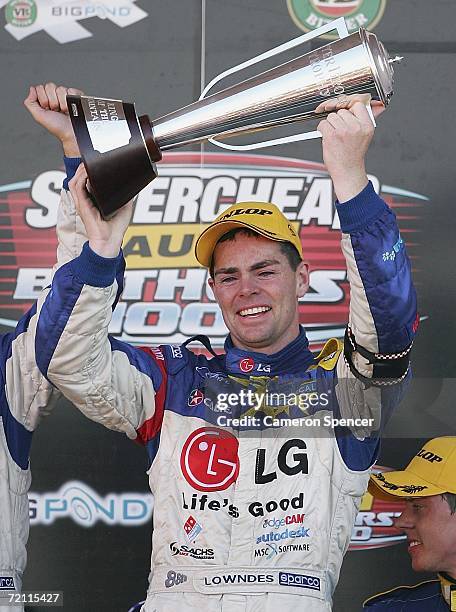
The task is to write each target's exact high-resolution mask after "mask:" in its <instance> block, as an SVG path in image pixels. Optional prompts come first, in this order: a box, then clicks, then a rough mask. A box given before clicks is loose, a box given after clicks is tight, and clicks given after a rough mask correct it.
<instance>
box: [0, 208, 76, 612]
mask: <svg viewBox="0 0 456 612" xmlns="http://www.w3.org/2000/svg"><path fill="white" fill-rule="evenodd" d="M57 232H58V235H59V249H58V263H57V265H56V267H55V269H56V268H57V267H58V266H59V265H62V264H64V263H65V262H68V261H70V260H72V259H73V258H74V257H76V256H77V255H78V254H79V253H80V252H81V247H82V244H83V242H84V241H85V234H84V231H83V225H82V223H81V221H80V219H79V218H76V215H75V212H74V205H73V203H72V202H71V201H70V199H69V198H68V197H67V198H65V197H64V198H63V202H62V204H61V206H60V209H59V213H58V222H57ZM40 302H42V298H41V299H40V300H39V301H38V310H39V307H40ZM36 313H37V306H36V305H34V306H33V307H32V308H31V309H30V311H29V312H27V313H26V314H25V315H24V316H23V317H22V318H21V319H20V321H19V322H18V323H17V326H16V328H15V330H14V331H13V332H11V333H7V334H3V335H0V380H1V383H0V612H7V611H16V612H17V611H19V610H21V609H23V607H22V608H21V607H20V606H14V607H10V606H8V605H7V604H8V602H9V599H10V594H11V592H20V591H21V588H22V575H23V572H24V569H25V566H26V562H27V551H26V544H27V539H28V534H29V503H28V497H27V492H28V490H29V488H30V483H31V474H30V462H29V455H30V445H31V441H32V434H33V432H34V430H35V429H36V427H37V426H38V424H39V422H40V420H41V418H42V417H43V416H46V415H47V414H49V412H50V411H51V409H52V408H53V407H54V406H55V404H56V402H57V400H58V398H59V397H60V398H61V395H60V393H59V392H58V391H57V389H55V387H53V386H52V385H51V384H50V383H49V382H48V381H47V380H46V378H45V377H44V376H43V375H42V374H41V372H40V371H39V369H38V367H37V365H36V362H35V332H36V324H37V318H38V317H37V314H36ZM38 350H39V347H38Z"/></svg>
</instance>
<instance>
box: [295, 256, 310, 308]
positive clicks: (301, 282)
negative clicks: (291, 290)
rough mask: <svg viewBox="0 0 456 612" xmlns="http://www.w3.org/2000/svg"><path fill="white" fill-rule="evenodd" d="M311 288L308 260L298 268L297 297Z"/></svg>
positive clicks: (300, 296) (302, 262)
mask: <svg viewBox="0 0 456 612" xmlns="http://www.w3.org/2000/svg"><path fill="white" fill-rule="evenodd" d="M308 290H309V264H308V263H307V262H306V261H301V263H300V264H299V265H298V267H297V268H296V297H297V298H298V299H299V298H302V297H303V296H304V295H305V294H306V293H307V291H308Z"/></svg>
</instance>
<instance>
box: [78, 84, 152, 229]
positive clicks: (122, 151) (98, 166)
mask: <svg viewBox="0 0 456 612" xmlns="http://www.w3.org/2000/svg"><path fill="white" fill-rule="evenodd" d="M67 104H68V111H69V115H70V119H71V123H72V125H73V130H74V133H75V136H76V140H77V143H78V145H79V150H80V152H81V157H82V161H83V162H84V166H85V168H86V170H87V175H88V177H89V181H90V186H91V195H92V199H93V201H94V203H95V205H96V206H97V208H98V209H99V211H100V213H101V214H102V216H103V217H104V218H108V217H110V216H112V215H113V213H115V212H116V210H118V209H119V208H121V207H122V206H123V205H124V204H126V203H127V202H128V201H129V200H131V199H132V198H133V197H134V196H135V195H136V194H137V193H138V192H139V191H140V190H141V189H143V188H144V187H145V186H146V185H148V184H149V183H150V182H151V181H152V180H153V179H154V178H155V177H156V176H157V168H156V165H155V162H157V161H159V160H160V159H161V153H160V150H159V148H158V146H157V145H156V143H155V140H154V136H153V132H152V126H151V123H150V121H149V118H148V117H147V115H143V116H141V117H138V116H137V114H136V110H135V106H134V104H131V103H129V102H122V101H121V100H110V99H106V98H91V97H86V96H67Z"/></svg>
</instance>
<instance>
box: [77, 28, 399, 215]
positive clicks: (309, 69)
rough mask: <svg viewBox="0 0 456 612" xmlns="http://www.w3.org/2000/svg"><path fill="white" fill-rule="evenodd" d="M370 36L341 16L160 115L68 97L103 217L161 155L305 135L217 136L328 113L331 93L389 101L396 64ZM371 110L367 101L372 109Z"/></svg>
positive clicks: (146, 177) (137, 186)
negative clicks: (327, 36) (321, 39)
mask: <svg viewBox="0 0 456 612" xmlns="http://www.w3.org/2000/svg"><path fill="white" fill-rule="evenodd" d="M332 29H337V31H338V33H339V36H340V39H339V40H336V41H334V42H331V43H329V44H326V45H324V46H322V47H320V48H318V49H316V50H314V51H311V52H310V53H306V54H305V55H301V56H300V57H297V58H295V59H293V60H291V61H288V62H286V63H283V64H281V65H279V66H277V67H275V68H272V69H271V70H267V71H266V72H262V73H261V74H258V75H257V76H254V77H252V78H249V79H247V80H244V81H242V82H240V83H238V84H236V85H233V86H231V87H228V88H226V89H223V90H222V91H219V92H218V93H214V94H212V95H207V94H208V91H209V90H210V89H211V88H212V87H213V85H215V84H216V83H217V82H219V81H220V80H221V78H224V77H226V76H228V75H229V74H233V73H234V72H237V71H239V70H241V69H244V68H246V67H248V66H251V65H253V64H255V63H257V62H259V61H261V60H263V59H266V58H267V57H272V56H274V55H276V54H278V53H281V52H283V51H284V50H287V49H289V48H292V47H294V46H297V45H298V44H302V43H303V42H307V41H308V40H310V39H311V38H315V37H317V36H320V35H321V34H323V33H326V32H327V31H329V30H332ZM398 59H400V58H394V59H390V58H389V56H388V53H387V51H386V50H385V48H384V46H383V45H382V43H381V42H380V41H379V40H378V39H377V37H376V36H375V34H372V33H371V32H367V31H366V30H364V29H360V30H359V31H358V32H356V33H354V34H351V35H348V32H347V29H346V26H345V22H344V20H343V19H338V20H336V21H334V22H332V23H331V24H327V25H326V26H323V27H322V28H319V29H318V30H315V31H313V32H312V33H309V34H305V35H304V36H301V37H298V39H295V40H294V41H290V43H286V44H285V45H281V46H280V47H277V48H276V49H273V50H271V51H269V52H267V53H265V54H262V55H261V56H259V57H257V58H254V59H253V60H250V61H249V62H245V63H243V64H241V65H240V66H236V67H235V68H233V69H231V70H229V71H226V72H225V73H223V74H222V75H219V77H217V78H216V79H214V80H213V81H212V82H211V83H210V84H209V85H208V86H207V87H206V89H205V90H204V92H203V94H202V97H201V98H200V99H199V100H198V101H196V102H193V103H192V104H190V105H188V106H185V107H184V108H181V109H179V110H176V111H174V112H172V113H169V114H168V115H164V116H163V117H159V118H158V119H155V120H154V121H153V122H151V121H150V119H149V118H148V116H147V115H143V116H140V117H138V115H137V114H136V111H135V107H134V104H132V103H128V102H123V101H121V100H111V99H107V98H96V97H89V96H68V97H67V100H68V109H69V112H70V117H71V120H72V124H73V128H74V131H75V135H76V138H77V141H78V144H79V148H80V151H81V155H82V159H83V161H84V164H85V167H86V169H87V174H88V176H89V180H90V183H91V191H92V195H93V197H94V200H95V202H96V204H97V206H98V207H99V209H100V211H101V213H102V214H103V215H104V216H105V217H108V216H109V215H111V214H112V213H114V212H115V211H116V210H117V209H118V208H120V207H121V206H123V205H124V204H125V203H126V202H127V201H128V200H130V199H131V198H133V197H134V196H135V195H136V194H137V193H138V192H139V191H141V189H143V188H144V187H145V186H146V185H147V184H148V183H150V181H152V180H153V179H154V178H155V177H156V176H157V169H156V165H155V163H156V162H158V161H159V160H160V159H161V156H162V152H163V151H168V150H172V149H176V148H178V147H182V146H185V145H188V144H191V143H198V142H202V141H206V140H209V141H211V142H213V143H214V144H217V145H219V146H223V147H224V148H230V149H235V150H237V149H245V148H258V147H265V146H271V145H274V144H279V143H284V142H290V141H296V140H304V139H307V138H315V137H318V136H319V133H318V132H315V131H313V132H310V133H309V132H304V133H303V134H300V135H293V136H288V137H285V138H279V139H276V140H269V141H266V142H262V143H255V144H253V145H247V146H246V145H244V146H233V145H230V144H227V143H225V142H220V139H226V138H229V137H232V136H238V135H240V134H246V133H249V132H253V131H258V130H266V129H269V128H274V127H277V126H281V125H285V124H290V123H295V122H297V121H302V122H305V121H306V120H310V119H313V120H314V119H319V118H323V117H325V116H326V115H327V114H328V113H326V112H323V113H321V112H318V113H317V112H316V109H317V108H318V106H319V105H320V104H321V103H322V102H324V101H326V100H328V99H332V98H337V99H338V101H339V102H340V103H341V105H343V104H344V102H345V101H346V100H350V97H351V96H359V95H360V94H368V96H370V97H371V98H372V99H374V100H380V101H381V102H383V104H384V105H387V104H388V103H389V101H390V99H391V96H392V94H393V66H392V64H393V62H395V61H397V60H398ZM369 110H370V106H369Z"/></svg>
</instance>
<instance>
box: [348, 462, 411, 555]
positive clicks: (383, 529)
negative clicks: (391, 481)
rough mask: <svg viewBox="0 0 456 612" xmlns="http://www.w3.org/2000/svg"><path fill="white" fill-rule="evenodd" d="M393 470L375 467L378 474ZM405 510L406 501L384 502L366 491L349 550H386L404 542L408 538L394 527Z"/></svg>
mask: <svg viewBox="0 0 456 612" xmlns="http://www.w3.org/2000/svg"><path fill="white" fill-rule="evenodd" d="M391 469H392V468H387V467H382V466H379V465H376V466H375V471H376V472H389V471H391ZM404 509H405V502H404V501H394V500H392V501H383V500H381V499H376V498H375V497H373V496H372V495H371V494H370V493H369V492H368V491H366V493H365V494H364V495H363V498H362V500H361V505H360V508H359V511H358V514H357V516H356V520H355V526H354V528H353V532H352V537H351V541H350V547H349V550H366V549H371V548H384V547H385V546H392V545H393V544H398V543H399V542H403V541H404V540H405V539H406V538H407V536H406V535H405V534H404V533H402V532H401V531H399V530H398V529H396V528H395V527H394V524H393V520H394V519H395V518H397V517H398V516H400V514H401V513H402V511H403V510H404Z"/></svg>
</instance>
